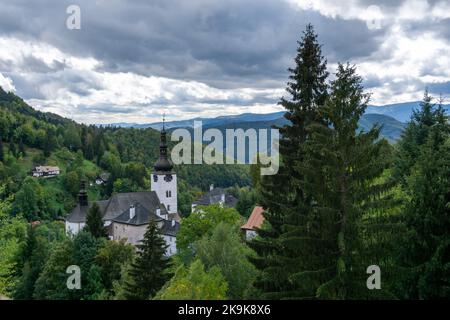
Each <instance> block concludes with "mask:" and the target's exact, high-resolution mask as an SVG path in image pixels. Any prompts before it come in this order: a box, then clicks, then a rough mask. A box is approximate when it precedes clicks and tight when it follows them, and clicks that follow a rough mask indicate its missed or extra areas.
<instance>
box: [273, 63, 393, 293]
mask: <svg viewBox="0 0 450 320" xmlns="http://www.w3.org/2000/svg"><path fill="white" fill-rule="evenodd" d="M361 81H362V80H361V78H360V77H359V76H358V75H356V72H355V68H354V67H352V66H349V65H347V66H344V65H341V64H340V65H339V67H338V71H337V73H336V80H334V81H333V82H332V83H331V88H330V96H329V99H328V100H327V102H326V104H325V106H324V107H323V108H322V109H321V111H322V115H323V120H324V121H322V122H319V123H314V124H312V125H310V126H309V127H308V132H309V134H310V139H308V141H307V142H306V147H305V151H306V155H305V160H304V161H301V162H298V163H297V166H298V168H299V171H301V172H302V173H303V174H304V177H303V179H302V180H301V184H302V185H303V186H304V189H305V190H306V192H307V194H308V195H310V196H311V207H310V210H309V211H308V214H306V215H303V216H300V217H299V219H298V221H299V224H298V225H297V226H289V227H288V231H287V232H286V233H285V234H283V235H282V236H281V238H282V239H283V243H285V244H286V246H290V247H291V248H292V249H294V250H295V252H296V254H297V255H298V256H299V257H301V258H300V259H299V264H298V266H299V269H298V270H297V272H295V273H293V274H292V275H291V276H290V280H291V281H292V282H293V283H295V284H297V286H298V287H299V288H300V289H299V290H298V293H299V296H300V297H307V298H325V299H349V298H350V299H351V298H353V299H354V298H370V297H392V293H391V292H390V291H389V290H388V289H389V288H385V290H384V291H382V292H379V291H377V290H374V291H371V290H368V289H367V287H366V278H367V274H366V268H367V267H368V266H369V265H372V264H376V265H379V264H381V262H382V261H381V260H380V258H379V257H380V252H379V251H378V250H379V248H378V247H377V246H376V245H375V246H372V242H373V241H375V242H376V241H377V240H378V239H377V235H374V234H373V233H372V232H373V230H374V225H375V226H376V228H380V226H383V225H386V226H387V225H389V221H385V220H386V218H385V217H384V216H383V215H382V214H380V212H384V211H385V210H389V209H390V208H391V206H392V201H391V199H390V195H389V191H390V190H391V184H390V183H389V182H383V181H381V180H380V177H381V175H382V174H383V171H384V170H385V168H386V166H387V163H386V162H385V161H384V159H385V157H384V154H383V153H382V151H383V150H384V142H383V141H378V137H379V133H380V128H379V127H378V126H375V127H373V128H372V129H371V130H369V131H368V132H360V133H357V128H358V121H359V119H360V118H361V116H362V115H363V113H364V111H365V109H366V107H367V103H368V101H369V95H367V94H364V93H363V87H362V85H361ZM292 220H293V219H292ZM376 228H375V229H376ZM368 230H369V231H370V232H368ZM392 232H393V231H392ZM383 236H385V235H384V234H383ZM387 236H389V233H387ZM374 238H375V239H374ZM383 253H384V254H386V255H387V254H389V253H388V252H383Z"/></svg>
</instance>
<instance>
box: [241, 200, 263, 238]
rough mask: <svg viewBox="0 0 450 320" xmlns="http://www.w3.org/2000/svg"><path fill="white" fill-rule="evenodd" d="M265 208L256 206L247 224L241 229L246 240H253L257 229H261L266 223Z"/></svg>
mask: <svg viewBox="0 0 450 320" xmlns="http://www.w3.org/2000/svg"><path fill="white" fill-rule="evenodd" d="M263 213H264V209H263V207H260V206H256V207H255V208H253V211H252V213H251V215H250V217H249V218H248V220H247V222H246V223H245V224H244V225H243V226H242V227H241V230H242V232H243V233H244V235H245V239H246V240H251V239H252V238H254V237H255V236H256V229H259V228H261V226H262V224H263V222H264V216H263Z"/></svg>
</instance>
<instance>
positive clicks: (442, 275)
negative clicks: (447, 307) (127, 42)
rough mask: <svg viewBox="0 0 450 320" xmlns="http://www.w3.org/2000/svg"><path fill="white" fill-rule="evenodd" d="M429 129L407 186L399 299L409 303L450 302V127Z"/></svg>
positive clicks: (447, 125)
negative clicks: (409, 300)
mask: <svg viewBox="0 0 450 320" xmlns="http://www.w3.org/2000/svg"><path fill="white" fill-rule="evenodd" d="M444 118H445V117H444ZM428 131H429V132H428V133H427V134H428V137H427V139H426V141H425V143H424V144H423V146H422V147H421V148H420V150H419V152H420V153H419V156H418V158H417V159H416V164H415V165H414V166H412V169H411V176H410V177H409V178H408V179H407V185H406V187H405V189H406V192H407V194H408V196H409V198H410V201H409V202H408V203H407V205H406V209H405V226H406V231H407V232H406V233H405V234H404V237H403V239H402V241H401V242H400V245H399V253H398V257H399V259H398V261H397V262H398V264H399V267H400V273H399V275H401V277H399V278H400V281H399V286H398V295H399V297H400V298H405V299H448V298H450V233H449V230H450V166H449V164H450V125H449V124H448V123H447V122H445V121H444V122H443V123H436V124H434V125H433V126H431V127H429V128H428Z"/></svg>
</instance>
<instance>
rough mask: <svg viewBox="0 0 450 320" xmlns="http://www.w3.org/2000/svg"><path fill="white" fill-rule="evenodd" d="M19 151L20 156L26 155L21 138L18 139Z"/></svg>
mask: <svg viewBox="0 0 450 320" xmlns="http://www.w3.org/2000/svg"><path fill="white" fill-rule="evenodd" d="M19 153H20V155H21V156H22V157H25V156H26V155H27V153H26V151H25V145H24V144H23V140H22V139H20V140H19Z"/></svg>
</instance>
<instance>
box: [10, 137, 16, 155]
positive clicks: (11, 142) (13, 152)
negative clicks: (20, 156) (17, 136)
mask: <svg viewBox="0 0 450 320" xmlns="http://www.w3.org/2000/svg"><path fill="white" fill-rule="evenodd" d="M9 152H10V153H11V155H12V156H13V157H17V149H16V145H15V144H14V140H13V139H12V138H11V139H10V140H9Z"/></svg>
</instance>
